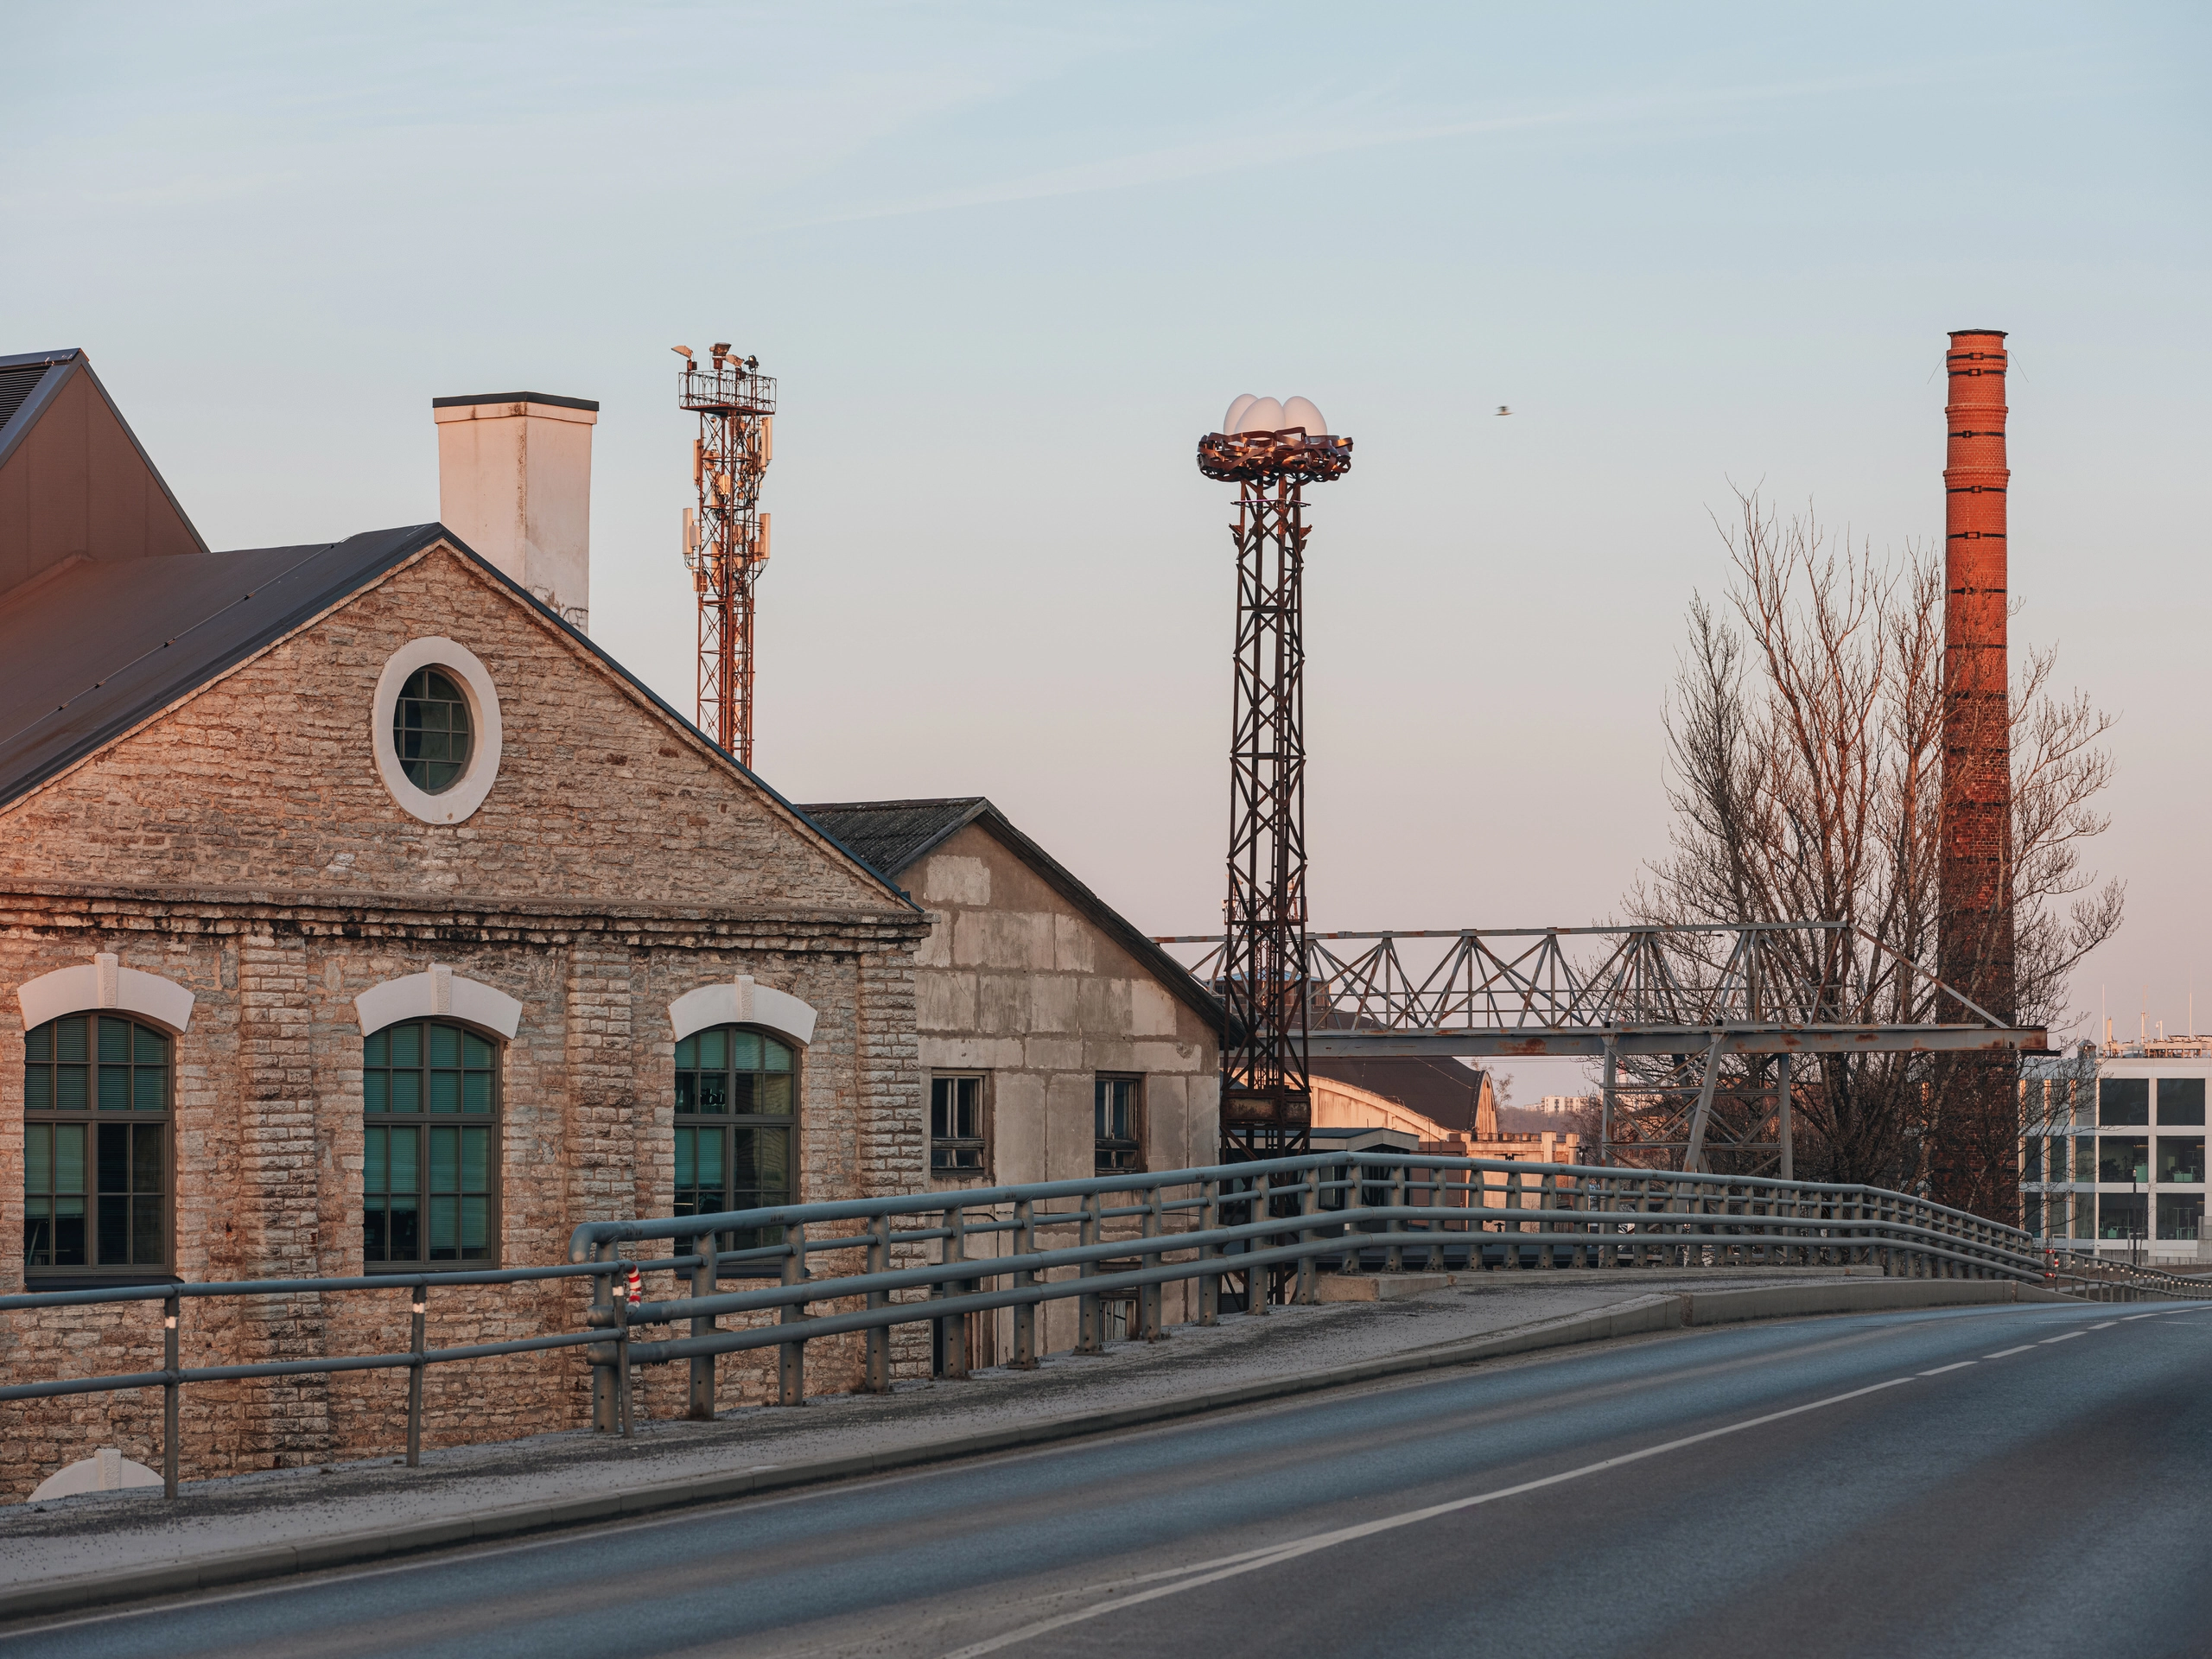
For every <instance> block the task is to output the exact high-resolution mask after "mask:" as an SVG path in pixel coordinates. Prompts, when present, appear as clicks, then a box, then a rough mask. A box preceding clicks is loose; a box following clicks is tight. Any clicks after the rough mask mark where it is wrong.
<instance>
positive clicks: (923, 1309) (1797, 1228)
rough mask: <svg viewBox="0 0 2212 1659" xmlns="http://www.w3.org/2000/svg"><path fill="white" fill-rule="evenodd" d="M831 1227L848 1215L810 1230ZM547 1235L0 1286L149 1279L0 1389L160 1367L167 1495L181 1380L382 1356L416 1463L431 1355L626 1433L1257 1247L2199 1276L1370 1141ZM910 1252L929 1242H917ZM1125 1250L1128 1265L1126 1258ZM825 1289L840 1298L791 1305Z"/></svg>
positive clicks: (1545, 1260) (1083, 1325)
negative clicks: (499, 1297) (638, 1396)
mask: <svg viewBox="0 0 2212 1659" xmlns="http://www.w3.org/2000/svg"><path fill="white" fill-rule="evenodd" d="M1109 1199H1117V1200H1122V1201H1120V1202H1110V1203H1109ZM1131 1200H1134V1201H1131ZM1056 1205H1065V1206H1066V1207H1063V1208H1056V1207H1053V1206H1056ZM839 1224H843V1225H844V1226H846V1227H849V1228H850V1229H851V1230H845V1231H839V1232H836V1233H828V1234H825V1233H823V1232H821V1231H817V1229H820V1228H824V1227H829V1226H833V1225H839ZM741 1230H742V1231H745V1232H747V1233H751V1234H753V1235H755V1236H758V1235H760V1233H762V1232H775V1233H778V1234H779V1236H778V1237H776V1238H774V1239H772V1240H771V1241H769V1242H767V1243H759V1244H755V1245H753V1246H750V1247H748V1248H747V1249H736V1250H730V1249H719V1248H712V1247H711V1246H710V1247H709V1248H703V1249H702V1242H706V1241H712V1240H715V1236H717V1235H720V1234H724V1233H732V1232H737V1231H741ZM1069 1231H1072V1232H1073V1233H1074V1234H1075V1235H1076V1237H1077V1243H1074V1244H1072V1245H1060V1246H1058V1247H1057V1248H1050V1249H1047V1248H1044V1247H1043V1246H1042V1244H1041V1243H1040V1237H1041V1236H1042V1235H1044V1234H1046V1233H1048V1232H1059V1233H1063V1234H1065V1233H1066V1232H1069ZM986 1239H990V1240H994V1241H1003V1242H1004V1243H1007V1246H1008V1249H1007V1253H1005V1254H1001V1255H976V1254H973V1253H971V1249H970V1246H971V1245H972V1244H974V1243H979V1242H981V1241H983V1240H986ZM661 1240H669V1241H672V1242H673V1243H676V1244H677V1246H678V1247H679V1248H677V1249H675V1250H673V1251H671V1253H670V1254H668V1255H656V1256H654V1257H652V1258H651V1259H634V1258H626V1257H624V1256H622V1255H621V1254H620V1251H621V1249H622V1247H623V1246H625V1245H626V1244H636V1243H654V1242H658V1241H661ZM569 1254H570V1256H571V1258H572V1259H571V1261H570V1262H569V1263H567V1264H563V1265H557V1266H547V1267H537V1268H502V1269H489V1270H480V1271H474V1272H469V1271H461V1272H451V1273H415V1274H374V1275H368V1276H362V1277H355V1278H334V1279H268V1280H246V1281H229V1282H221V1283H206V1284H160V1285H135V1286H113V1287H97V1288H91V1289H83V1290H67V1291H48V1292H32V1293H28V1294H19V1295H11V1296H0V1314H3V1313H18V1312H28V1311H34V1310H43V1309H53V1308H60V1307H73V1306H97V1305H102V1304H113V1303H133V1302H136V1303H147V1302H159V1303H161V1304H162V1339H163V1362H162V1368H161V1369H160V1370H148V1371H140V1372H133V1373H129V1374H125V1375H120V1376H85V1377H57V1378H53V1379H50V1380H47V1381H43V1382H36V1383H16V1384H11V1385H9V1386H7V1387H0V1402H11V1401H29V1400H37V1399H52V1398H55V1397H59V1396H65V1395H81V1394H98V1393H112V1392H114V1391H116V1390H118V1389H147V1388H159V1389H162V1391H163V1422H164V1429H163V1434H162V1484H163V1490H164V1491H165V1492H166V1493H167V1494H168V1496H170V1497H175V1494H176V1486H177V1478H178V1414H179V1408H180V1403H181V1395H182V1391H183V1389H185V1387H186V1386H187V1385H188V1384H191V1383H214V1382H227V1381H233V1380H238V1379H245V1378H261V1377H285V1376H321V1375H327V1374H333V1373H337V1372H343V1371H365V1370H406V1371H407V1373H408V1405H407V1462H408V1464H409V1465H410V1466H415V1465H418V1464H419V1463H420V1461H421V1455H422V1429H423V1372H424V1371H425V1370H427V1369H428V1368H429V1367H430V1366H432V1365H441V1364H450V1363H460V1362H463V1361H470V1360H480V1359H489V1358H494V1357H502V1356H507V1355H515V1354H527V1353H538V1352H550V1351H557V1350H561V1349H573V1348H582V1349H584V1350H586V1352H587V1357H588V1359H589V1360H590V1362H591V1363H592V1366H593V1389H592V1414H593V1424H594V1427H597V1428H601V1429H604V1430H609V1431H619V1432H620V1433H625V1434H627V1433H630V1432H631V1430H632V1411H631V1403H630V1402H631V1392H632V1390H631V1379H632V1371H633V1370H634V1368H635V1367H637V1366H639V1365H642V1364H659V1363H674V1362H677V1361H679V1360H681V1361H688V1362H689V1363H690V1367H691V1371H690V1402H689V1404H690V1413H691V1414H692V1415H693V1416H695V1417H711V1416H712V1415H713V1414H714V1408H715V1358H716V1357H718V1356H719V1355H721V1354H725V1353H735V1352H741V1351H746V1350H749V1349H758V1348H766V1347H774V1348H776V1349H778V1350H779V1363H778V1368H777V1372H778V1376H777V1397H778V1400H779V1402H780V1403H783V1404H785V1405H797V1404H798V1403H799V1402H801V1401H803V1400H804V1397H805V1348H806V1344H808V1343H809V1342H811V1341H815V1340H817V1339H819V1338H824V1337H831V1336H839V1335H843V1334H846V1333H849V1332H864V1333H865V1345H866V1363H865V1368H864V1379H865V1381H864V1386H865V1387H867V1388H868V1389H871V1390H874V1391H878V1392H887V1391H888V1389H889V1388H890V1386H891V1349H890V1333H891V1330H892V1328H893V1326H896V1325H911V1324H917V1323H936V1324H938V1325H940V1327H941V1328H942V1329H943V1330H944V1332H945V1333H946V1336H947V1338H948V1340H947V1341H946V1342H945V1344H944V1347H945V1351H946V1353H947V1355H948V1359H949V1361H950V1363H949V1366H948V1374H950V1375H960V1374H963V1371H964V1355H965V1352H966V1343H965V1334H966V1325H967V1321H968V1319H969V1318H971V1317H972V1316H974V1315H976V1314H979V1313H989V1312H993V1311H995V1310H996V1309H999V1308H1012V1309H1013V1310H1014V1357H1013V1359H1012V1362H1011V1363H1012V1366H1013V1368H1014V1369H1017V1370H1027V1369H1032V1368H1033V1367H1034V1366H1035V1365H1036V1364H1037V1363H1038V1361H1039V1357H1041V1356H1040V1354H1039V1344H1038V1331H1037V1309H1038V1307H1039V1306H1041V1305H1042V1304H1043V1303H1045V1302H1047V1301H1052V1300H1063V1299H1070V1298H1072V1299H1075V1300H1077V1302H1078V1303H1079V1305H1080V1309H1079V1319H1078V1340H1077V1345H1076V1351H1077V1352H1078V1353H1098V1352H1101V1351H1103V1349H1104V1345H1105V1318H1104V1309H1105V1306H1106V1304H1107V1302H1108V1301H1109V1300H1122V1301H1134V1303H1135V1314H1136V1320H1135V1324H1136V1334H1137V1335H1138V1336H1139V1337H1140V1338H1147V1339H1151V1338H1158V1337H1159V1336H1160V1335H1161V1334H1162V1332H1163V1324H1162V1306H1161V1294H1160V1292H1161V1287H1163V1286H1164V1285H1166V1284H1170V1283H1173V1282H1176V1281H1186V1280H1195V1281H1197V1282H1198V1323H1200V1324H1201V1325H1211V1324H1212V1323H1214V1322H1215V1321H1216V1320H1217V1319H1218V1317H1219V1315H1220V1313H1221V1312H1222V1308H1223V1294H1224V1293H1223V1286H1224V1281H1237V1282H1238V1283H1240V1284H1241V1285H1242V1286H1243V1294H1245V1296H1246V1297H1247V1298H1249V1312H1251V1313H1265V1312H1266V1311H1267V1306H1268V1294H1267V1287H1268V1285H1269V1284H1270V1282H1271V1281H1272V1280H1273V1279H1274V1278H1275V1277H1277V1276H1278V1270H1281V1274H1283V1275H1287V1278H1288V1281H1289V1286H1290V1288H1291V1289H1292V1291H1293V1294H1294V1297H1295V1299H1296V1300H1302V1301H1310V1300H1314V1298H1315V1297H1316V1295H1317V1294H1318V1290H1319V1274H1320V1273H1321V1272H1322V1271H1323V1270H1324V1269H1325V1268H1332V1267H1333V1268H1340V1269H1342V1270H1344V1271H1357V1270H1366V1269H1368V1268H1369V1264H1370V1262H1371V1263H1372V1266H1373V1268H1374V1269H1376V1270H1382V1271H1402V1270H1404V1269H1405V1268H1408V1266H1414V1267H1429V1268H1448V1267H1452V1266H1453V1265H1455V1264H1456V1265H1458V1266H1459V1267H1462V1268H1471V1267H1490V1266H1497V1267H1502V1268H1528V1267H1534V1268H1567V1267H1577V1268H1622V1269H1631V1268H1745V1267H1758V1266H1812V1267H1819V1266H1837V1267H1841V1266H1867V1265H1873V1266H1879V1267H1881V1268H1883V1269H1884V1271H1885V1273H1888V1274H1902V1275H1908V1276H1914V1277H1978V1278H2007V1279H2014V1280H2018V1281H2025V1282H2030V1283H2035V1284H2043V1285H2049V1286H2053V1287H2061V1288H2065V1289H2068V1290H2069V1291H2071V1292H2072V1293H2073V1294H2081V1295H2083V1296H2086V1297H2088V1298H2090V1299H2092V1300H2141V1299H2143V1298H2145V1297H2177V1298H2179V1297H2187V1298H2198V1299H2202V1298H2212V1285H2207V1284H2204V1283H2202V1282H2199V1281H2193V1280H2187V1279H2183V1278H2181V1277H2180V1276H2178V1275H2177V1274H2168V1273H2163V1272H2159V1271H2158V1270H2156V1269H2146V1268H2128V1267H2126V1266H2125V1265H2123V1264H2118V1263H2113V1262H2100V1261H2097V1260H2096V1259H2095V1258H2094V1257H2088V1256H2082V1255H2077V1254H2076V1253H2074V1252H2052V1251H2046V1250H2044V1249H2042V1248H2040V1247H2039V1246H2038V1245H2037V1243H2036V1242H2035V1241H2034V1240H2033V1239H2032V1238H2031V1237H2030V1236H2028V1235H2027V1234H2026V1233H2024V1232H2022V1231H2020V1230H2018V1229H2017V1228H2012V1227H2005V1226H2000V1225H1998V1224H1994V1223H1992V1222H1987V1221H1984V1220H1982V1219H1981V1218H1980V1217H1976V1216H1971V1215H1967V1214H1966V1213H1964V1212H1963V1211H1956V1210H1948V1209H1945V1208H1944V1207H1943V1206H1942V1205H1935V1204H1930V1203H1929V1202H1928V1201H1927V1200H1925V1199H1922V1198H1913V1197H1910V1196H1909V1195H1907V1194H1904V1193H1900V1192H1886V1191H1885V1190H1883V1189H1881V1188H1878V1187H1867V1186H1838V1185H1824V1184H1820V1183H1814V1182H1802V1181H1781V1180H1774V1179H1764V1178H1758V1177H1742V1176H1724V1175H1706V1174H1698V1173H1677V1172H1673V1171H1658V1170H1624V1169H1619V1168H1592V1167H1588V1166H1577V1165H1566V1164H1530V1163H1519V1162H1514V1161H1510V1160H1499V1159H1480V1158H1445V1157H1440V1156H1435V1155H1432V1154H1418V1153H1383V1152H1367V1151H1363V1152H1359V1153H1356V1154H1345V1153H1343V1152H1332V1153H1316V1154H1308V1155H1306V1156H1303V1157H1298V1158H1284V1159H1276V1160H1270V1161H1268V1162H1264V1163H1243V1164H1228V1165H1219V1166H1213V1167H1211V1168H1205V1169H1184V1170H1171V1171H1166V1172H1163V1173H1156V1174H1141V1173H1122V1174H1117V1175H1111V1176H1102V1177H1097V1178H1095V1179H1090V1180H1079V1181H1052V1182H1042V1183H1037V1184H1033V1185H1021V1186H1005V1187H990V1188H983V1189H969V1190H965V1191H959V1192H915V1193H908V1194H904V1195H901V1196H899V1197H895V1198H872V1199H861V1200H855V1201H852V1202H848V1203H833V1204H801V1205H781V1206H778V1207H775V1208H771V1209H763V1210H746V1211H729V1212H725V1213H721V1214H715V1215H703V1216H683V1217H662V1218H659V1219H654V1220H640V1221H606V1222H589V1223H586V1224H584V1225H582V1226H581V1227H579V1228H577V1229H576V1230H575V1234H574V1235H573V1236H572V1238H571V1240H570V1244H569ZM932 1254H933V1255H934V1256H935V1259H934V1260H931V1259H929V1258H930V1257H931V1255H932ZM830 1255H858V1256H859V1257H861V1260H862V1263H863V1265H862V1266H861V1270H859V1271H856V1272H841V1273H837V1274H832V1275H829V1276H817V1275H816V1274H814V1272H813V1271H812V1269H811V1268H810V1265H809V1264H810V1261H811V1260H816V1259H820V1258H823V1257H826V1256H830ZM1132 1261H1134V1262H1136V1263H1137V1264H1138V1265H1136V1266H1135V1267H1129V1266H1127V1265H1124V1264H1126V1263H1128V1262H1132ZM664 1272H665V1273H671V1274H678V1275H683V1276H688V1278H689V1281H690V1287H689V1288H690V1294H689V1295H687V1296H683V1297H673V1298H667V1299H663V1300H652V1299H651V1298H647V1297H642V1296H641V1297H639V1298H638V1299H636V1300H632V1299H631V1298H630V1297H629V1296H627V1295H626V1294H625V1292H626V1288H627V1285H628V1282H629V1281H630V1278H631V1276H632V1274H639V1275H642V1274H646V1273H655V1274H658V1273H664ZM770 1272H772V1273H774V1274H776V1275H777V1277H778V1281H779V1282H777V1283H775V1284H772V1285H762V1286H758V1287H753V1288H748V1289H742V1290H735V1291H732V1290H725V1289H723V1288H722V1284H723V1281H725V1280H726V1279H728V1278H730V1277H733V1276H738V1275H741V1274H766V1273H770ZM1055 1274H1058V1275H1059V1276H1058V1277H1054V1276H1053V1275H1055ZM557 1279H584V1280H588V1281H590V1284H591V1287H592V1297H591V1303H590V1306H589V1307H588V1309H587V1310H586V1311H585V1313H584V1325H585V1328H584V1329H582V1330H581V1331H563V1332H552V1333H550V1334H547V1335H544V1336H539V1337H531V1338H521V1339H518V1340H514V1341H508V1342H493V1343H472V1344H460V1345H456V1346H453V1347H447V1348H432V1347H429V1345H428V1343H427V1341H426V1317H427V1314H428V1311H429V1306H428V1305H429V1292H430V1291H431V1290H432V1289H434V1288H438V1287H467V1286H481V1285H512V1284H519V1283H524V1282H527V1281H536V1280H557ZM400 1291H404V1292H405V1293H407V1294H408V1295H409V1299H410V1300H409V1311H410V1332H411V1339H410V1346H409V1347H408V1348H407V1349H406V1350H405V1351H400V1352H390V1353H376V1354H358V1355H345V1356H330V1355H315V1356H309V1357H303V1358H299V1359H284V1360H270V1361H264V1362H260V1363H251V1364H240V1365H200V1366H188V1365H182V1364H181V1363H179V1348H178V1344H179V1325H180V1321H181V1316H182V1313H183V1306H184V1304H185V1303H186V1302H188V1301H194V1300H208V1299H215V1298H233V1299H246V1298H257V1297H267V1296H272V1295H299V1294H317V1295H320V1294H334V1293H352V1292H364V1293H385V1294H391V1293H393V1292H400ZM1255 1292H1256V1293H1257V1294H1255ZM901 1298H904V1300H900V1299H901ZM1232 1300H1234V1294H1232ZM835 1303H845V1304H848V1306H844V1307H842V1308H836V1309H833V1310H831V1311H829V1312H824V1313H813V1312H810V1311H809V1310H810V1308H813V1307H815V1306H817V1305H821V1304H835ZM761 1313H772V1314H774V1315H775V1322H774V1323H772V1324H766V1325H752V1326H749V1327H747V1328H741V1329H734V1330H726V1329H723V1328H721V1325H720V1323H719V1321H720V1320H721V1319H724V1318H726V1317H729V1316H733V1315H744V1314H761ZM687 1322H688V1325H689V1327H690V1329H689V1332H688V1333H687V1334H685V1335H682V1336H671V1337H667V1338H654V1339H652V1340H645V1341H640V1340H639V1339H638V1338H637V1337H636V1336H634V1335H633V1334H632V1333H633V1332H636V1331H638V1330H639V1329H640V1328H641V1327H651V1326H655V1325H671V1324H679V1325H680V1324H685V1323H687ZM956 1356H957V1357H956Z"/></svg>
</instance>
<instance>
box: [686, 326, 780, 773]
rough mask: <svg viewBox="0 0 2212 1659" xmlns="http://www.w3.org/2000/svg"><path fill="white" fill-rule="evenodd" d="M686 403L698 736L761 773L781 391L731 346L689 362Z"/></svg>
mask: <svg viewBox="0 0 2212 1659" xmlns="http://www.w3.org/2000/svg"><path fill="white" fill-rule="evenodd" d="M677 403H678V404H680V405H681V406H682V407H683V408H684V409H687V410H697V411H698V416H699V436H698V440H697V442H696V443H695V444H694V445H693V446H692V451H691V474H692V480H693V482H694V483H695V484H696V486H697V488H698V494H699V501H698V505H697V506H696V508H694V509H693V510H692V511H691V512H687V513H686V514H685V515H684V526H683V563H684V564H685V565H686V566H687V567H688V568H689V569H690V572H691V577H692V583H693V586H694V587H695V588H696V590H697V593H698V596H699V729H700V730H701V731H702V732H704V733H706V734H707V735H708V736H709V737H710V738H712V739H713V740H714V741H715V742H716V743H718V744H720V745H721V747H722V748H724V749H725V750H727V751H728V753H730V754H731V755H732V756H733V757H734V759H735V760H736V761H737V763H738V764H739V765H740V766H745V767H747V768H748V769H749V768H750V767H751V766H752V765H753V585H754V583H755V582H758V581H759V580H760V567H761V566H762V565H764V564H766V563H767V562H768V530H769V519H768V515H767V514H766V513H764V512H761V511H760V477H761V474H763V473H765V472H766V471H767V469H768V462H769V460H770V458H771V456H772V454H773V451H774V446H775V416H776V383H775V381H774V379H773V378H771V377H770V376H767V375H765V374H762V373H760V371H759V364H758V359H753V358H740V357H737V356H735V355H734V354H733V353H731V352H730V350H729V348H728V346H715V349H714V353H713V360H712V363H711V365H709V366H708V367H704V368H702V367H701V366H700V365H698V364H697V363H696V362H694V361H693V360H692V359H690V358H689V357H686V358H685V359H684V362H683V371H682V372H681V374H680V376H679V377H678V385H677Z"/></svg>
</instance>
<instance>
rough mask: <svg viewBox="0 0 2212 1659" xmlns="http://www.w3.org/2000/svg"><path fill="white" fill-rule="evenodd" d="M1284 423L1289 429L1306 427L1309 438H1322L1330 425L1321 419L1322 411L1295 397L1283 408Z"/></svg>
mask: <svg viewBox="0 0 2212 1659" xmlns="http://www.w3.org/2000/svg"><path fill="white" fill-rule="evenodd" d="M1282 423H1283V424H1284V425H1285V426H1287V427H1288V426H1302V427H1304V428H1305V429H1306V436H1307V437H1309V438H1318V437H1320V436H1321V435H1323V434H1325V433H1326V432H1327V431H1328V429H1329V427H1328V423H1326V422H1325V421H1324V420H1323V419H1322V418H1321V411H1320V410H1318V409H1316V408H1314V407H1313V403H1312V402H1311V400H1309V399H1307V398H1304V397H1294V398H1292V399H1291V400H1290V401H1289V402H1288V403H1287V404H1284V405H1283V406H1282Z"/></svg>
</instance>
